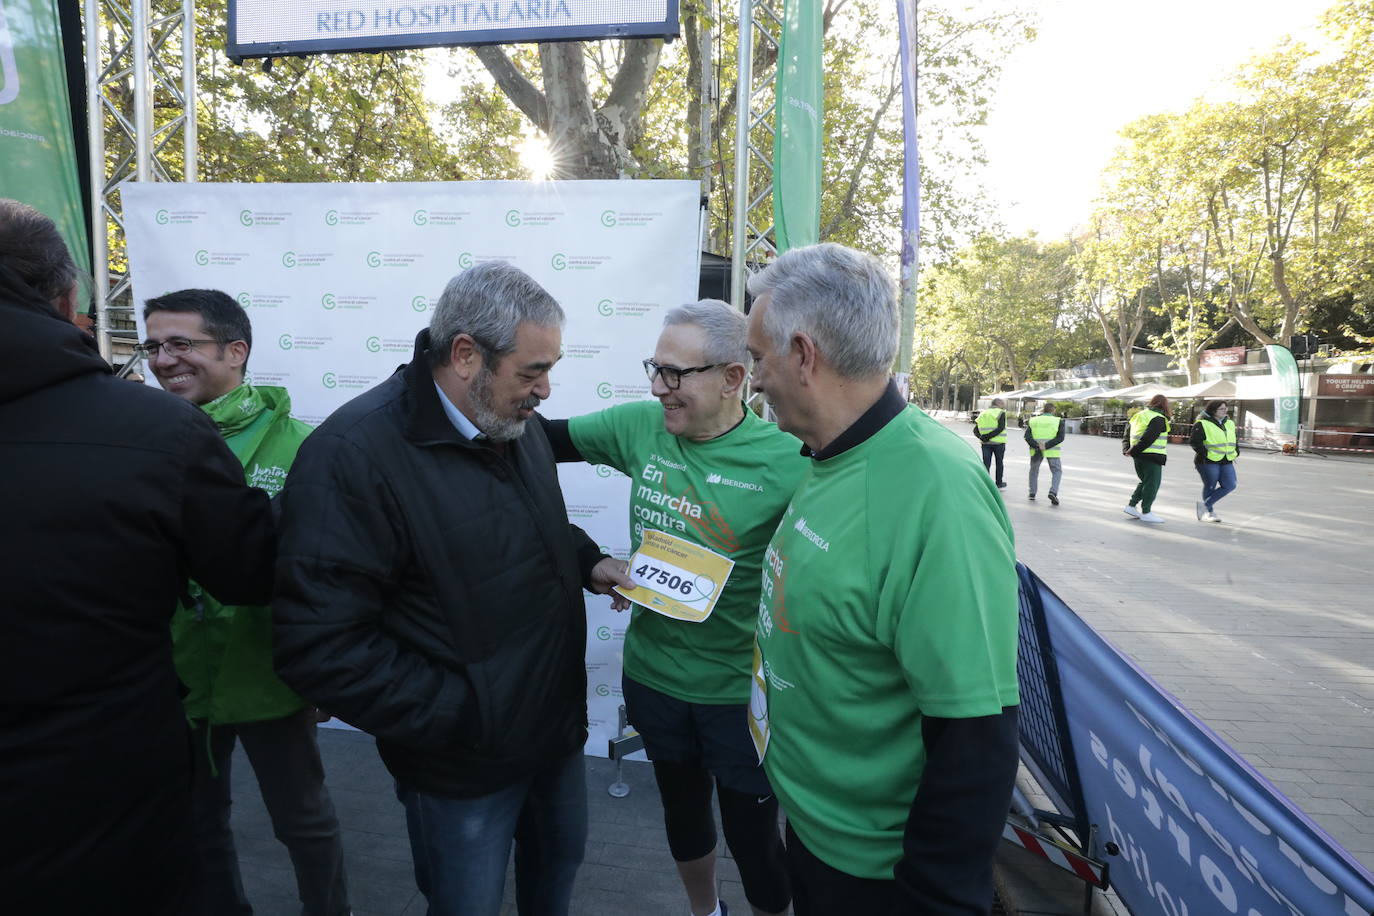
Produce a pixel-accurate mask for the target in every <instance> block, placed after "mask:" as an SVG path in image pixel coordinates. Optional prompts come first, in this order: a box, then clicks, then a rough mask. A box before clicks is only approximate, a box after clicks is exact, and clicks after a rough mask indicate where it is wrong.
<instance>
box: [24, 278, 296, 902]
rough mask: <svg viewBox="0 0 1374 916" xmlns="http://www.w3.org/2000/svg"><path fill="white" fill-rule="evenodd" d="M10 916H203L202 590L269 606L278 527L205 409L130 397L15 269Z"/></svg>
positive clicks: (153, 396)
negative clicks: (196, 741)
mask: <svg viewBox="0 0 1374 916" xmlns="http://www.w3.org/2000/svg"><path fill="white" fill-rule="evenodd" d="M0 366H3V367H4V368H3V370H2V371H0V468H3V474H2V475H0V494H3V499H4V514H3V516H0V551H2V552H0V596H2V597H0V888H3V890H0V897H3V901H4V902H3V904H0V909H4V910H5V911H6V912H13V913H39V912H45V913H46V912H55V913H96V912H100V913H131V914H132V913H137V914H139V916H145V914H157V913H178V914H179V913H181V912H183V909H184V908H183V906H182V902H181V901H180V900H179V898H180V897H181V895H184V894H185V893H187V892H188V887H187V884H186V882H187V879H188V877H189V876H190V875H191V874H192V872H191V868H192V861H191V856H192V852H191V850H192V844H191V837H190V832H189V831H190V795H189V791H190V789H189V779H190V763H191V758H190V745H189V736H188V732H187V730H186V719H185V716H184V715H183V713H182V709H181V699H180V695H179V693H180V691H179V685H178V683H177V679H176V673H175V670H174V668H173V666H172V645H171V632H170V629H169V625H170V623H171V619H172V612H173V610H174V609H175V607H176V603H177V597H178V595H180V594H181V593H182V592H183V591H184V590H185V582H186V578H187V576H188V575H190V576H193V577H194V578H195V579H196V580H197V581H199V582H201V583H202V584H203V585H204V586H205V587H206V588H207V589H208V590H209V591H210V592H211V593H212V594H214V595H216V596H217V597H219V598H221V599H222V600H225V601H235V602H244V603H253V604H256V603H262V602H265V601H266V600H267V599H268V598H269V597H270V588H271V581H272V559H273V554H274V544H273V540H272V529H271V515H270V508H269V504H268V500H267V497H266V495H265V494H263V492H262V491H261V490H256V489H251V488H249V487H248V486H246V485H245V483H244V479H243V468H242V467H241V466H240V465H239V463H238V461H237V460H236V459H235V458H234V456H233V454H232V453H231V452H230V451H229V449H228V447H227V446H226V445H225V444H224V440H223V438H222V437H221V436H220V434H219V431H218V430H217V429H215V424H214V423H213V422H211V420H210V418H209V417H208V416H206V414H205V412H204V411H202V410H200V409H198V408H197V407H195V406H194V405H192V404H190V403H187V402H185V401H182V400H180V399H178V398H175V397H172V396H171V395H168V394H165V393H163V392H161V391H157V390H155V389H152V388H145V387H144V386H142V385H139V384H136V383H134V382H129V381H124V380H120V379H115V378H114V377H113V376H112V375H111V374H110V370H109V367H108V366H106V365H105V362H104V360H102V359H101V358H100V355H99V354H98V353H97V352H96V349H95V345H94V342H93V341H92V340H91V339H90V338H89V337H88V336H87V335H86V334H85V333H84V332H82V331H80V330H78V329H77V328H76V327H74V326H73V325H72V324H70V323H68V322H66V321H64V320H62V319H61V318H60V317H59V316H58V315H57V313H56V312H55V311H54V310H53V309H52V308H51V307H50V306H49V305H48V304H47V303H45V302H44V301H43V300H42V299H41V297H39V296H38V294H37V293H35V292H34V291H33V290H32V289H31V288H30V287H28V285H27V284H25V283H24V281H23V280H21V279H20V278H19V276H18V275H16V274H15V273H14V272H13V271H11V270H10V269H9V268H7V267H5V266H4V265H3V264H0Z"/></svg>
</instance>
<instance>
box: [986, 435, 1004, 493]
mask: <svg viewBox="0 0 1374 916" xmlns="http://www.w3.org/2000/svg"><path fill="white" fill-rule="evenodd" d="M1006 454H1007V444H1006V443H1005V442H998V443H995V444H994V443H991V442H984V443H983V467H984V468H985V469H987V470H988V471H989V473H991V467H992V462H993V459H996V460H997V473H996V474H995V475H993V479H994V480H996V481H997V485H998V486H999V487H1000V486H1001V485H1002V462H1003V460H1004V459H1005V458H1006Z"/></svg>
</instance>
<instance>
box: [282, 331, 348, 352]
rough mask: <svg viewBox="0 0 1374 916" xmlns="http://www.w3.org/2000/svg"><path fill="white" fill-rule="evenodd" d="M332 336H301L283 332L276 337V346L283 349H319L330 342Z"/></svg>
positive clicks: (332, 339)
mask: <svg viewBox="0 0 1374 916" xmlns="http://www.w3.org/2000/svg"><path fill="white" fill-rule="evenodd" d="M333 341H334V338H332V337H302V336H298V335H295V334H283V335H281V336H280V337H278V338H277V346H278V347H280V348H281V349H283V350H319V349H322V348H323V347H325V346H327V345H328V344H330V343H332V342H333Z"/></svg>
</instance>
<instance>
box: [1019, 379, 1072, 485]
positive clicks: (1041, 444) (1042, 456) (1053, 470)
mask: <svg viewBox="0 0 1374 916" xmlns="http://www.w3.org/2000/svg"><path fill="white" fill-rule="evenodd" d="M1025 438H1026V444H1027V445H1029V446H1030V498H1031V499H1035V491H1036V489H1038V487H1037V486H1036V484H1038V483H1039V481H1040V464H1041V462H1042V461H1048V462H1049V465H1050V503H1051V504H1052V505H1055V506H1057V505H1059V480H1060V478H1062V477H1063V476H1064V469H1063V467H1062V466H1061V465H1060V463H1059V445H1060V443H1062V442H1063V441H1064V418H1063V417H1061V416H1058V415H1057V414H1056V413H1055V412H1054V404H1052V403H1049V402H1046V403H1045V406H1044V408H1043V409H1042V410H1041V412H1040V415H1039V416H1035V417H1031V419H1030V422H1029V423H1027V424H1026V436H1025Z"/></svg>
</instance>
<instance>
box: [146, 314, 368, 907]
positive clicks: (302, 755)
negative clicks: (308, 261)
mask: <svg viewBox="0 0 1374 916" xmlns="http://www.w3.org/2000/svg"><path fill="white" fill-rule="evenodd" d="M143 319H144V322H145V324H146V326H147V331H148V337H147V339H146V340H145V341H144V342H143V344H142V345H141V346H140V347H139V351H140V353H141V355H142V356H143V357H144V358H145V359H146V360H147V361H148V367H149V368H150V369H151V371H152V373H153V375H154V376H155V377H156V378H157V381H158V384H160V385H161V386H162V387H163V388H164V389H165V390H166V391H168V392H170V393H172V394H174V395H176V396H177V397H180V398H183V399H185V400H187V401H190V402H191V403H192V404H196V405H198V406H199V407H200V408H201V409H202V410H204V411H205V412H206V413H207V414H209V415H210V418H211V419H212V420H214V421H215V425H216V426H218V427H219V431H220V433H221V434H222V435H223V436H224V438H225V441H226V442H228V444H229V448H230V449H232V450H233V452H234V455H235V456H236V457H237V458H238V459H239V461H240V463H241V464H242V465H243V472H244V476H245V478H246V479H247V481H248V483H249V484H250V485H252V486H255V487H258V488H260V489H262V490H265V491H266V492H267V494H268V495H269V496H275V495H276V494H277V493H279V492H280V491H281V488H282V486H283V484H285V483H286V474H287V472H288V471H289V470H290V469H291V462H292V461H293V460H294V459H295V457H296V451H297V450H298V449H299V448H300V445H301V443H302V442H304V441H305V438H306V436H308V435H310V432H311V428H310V427H309V426H308V425H307V424H305V423H302V422H301V421H299V420H294V419H292V418H291V399H290V396H289V395H288V394H287V392H286V389H285V388H277V387H269V386H264V385H252V384H250V383H249V382H248V381H247V380H246V377H245V375H246V371H247V367H248V356H249V353H250V351H251V350H252V348H253V328H252V324H251V323H250V321H249V319H248V313H247V312H245V311H244V310H243V308H242V306H240V305H239V304H238V303H237V302H235V301H234V300H233V299H232V298H230V297H229V296H228V295H227V294H225V293H223V292H220V291H219V290H210V289H184V290H179V291H177V292H172V293H167V294H166V295H163V296H158V297H157V298H155V299H149V300H148V301H147V303H146V304H145V305H144V308H143ZM187 598H188V599H189V601H186V602H184V603H183V605H182V606H181V607H180V608H178V609H177V613H176V616H174V617H173V618H172V640H173V647H174V652H175V656H176V665H177V673H178V675H180V677H181V680H182V683H184V684H185V685H186V687H187V689H188V691H189V693H188V694H187V696H186V697H185V699H184V701H183V702H184V704H185V707H186V718H187V719H188V720H189V721H190V722H191V726H192V733H193V736H194V738H195V742H194V746H195V748H196V767H195V781H194V784H193V797H194V802H195V814H196V848H197V852H198V853H199V855H200V860H201V867H202V871H203V874H204V878H205V887H206V907H207V911H208V912H209V913H211V914H225V916H231V914H239V913H250V912H252V907H251V906H250V905H249V903H248V899H247V897H246V896H245V895H244V891H243V881H242V879H241V877H240V874H239V863H238V855H237V853H236V851H235V849H234V835H233V832H232V831H231V830H230V829H229V807H230V801H231V800H230V794H229V787H230V775H229V771H230V765H231V763H232V760H233V756H232V755H233V750H234V744H235V742H236V741H238V742H240V743H242V745H243V749H244V752H245V753H246V754H247V756H248V761H249V763H250V764H252V766H253V772H254V774H255V775H256V776H257V780H258V786H259V787H260V788H261V790H262V798H263V802H264V803H265V804H266V806H267V813H268V814H269V815H270V816H271V818H272V827H273V832H274V833H275V834H276V836H277V838H278V839H279V840H281V842H282V843H283V844H284V845H285V846H286V848H287V849H288V850H289V851H290V853H291V862H292V865H293V866H294V867H295V870H296V886H297V889H298V891H299V893H300V898H301V902H302V904H303V908H304V909H303V911H304V913H305V914H306V916H339V914H346V913H348V912H349V907H348V891H347V888H346V886H345V882H344V870H343V846H342V845H341V843H340V840H339V822H338V819H337V818H336V817H335V815H334V805H333V802H332V801H331V800H330V797H329V791H328V790H327V789H326V788H325V785H324V768H323V766H322V764H321V763H320V751H319V747H318V745H317V744H316V740H315V710H314V709H313V708H311V707H310V706H309V704H307V703H306V702H305V700H303V699H301V698H300V697H299V696H298V695H297V694H296V693H295V692H294V691H293V690H291V688H289V687H287V686H286V685H285V684H283V683H282V682H281V680H280V679H279V678H278V677H277V675H276V673H275V672H274V671H273V670H272V615H271V611H270V609H269V608H267V607H265V606H262V605H225V604H221V603H220V602H218V601H216V600H215V599H214V598H212V597H211V596H210V595H208V594H206V593H205V592H204V591H203V590H202V589H201V588H200V586H198V585H196V584H195V583H191V586H190V590H189V594H188V596H187Z"/></svg>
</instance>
